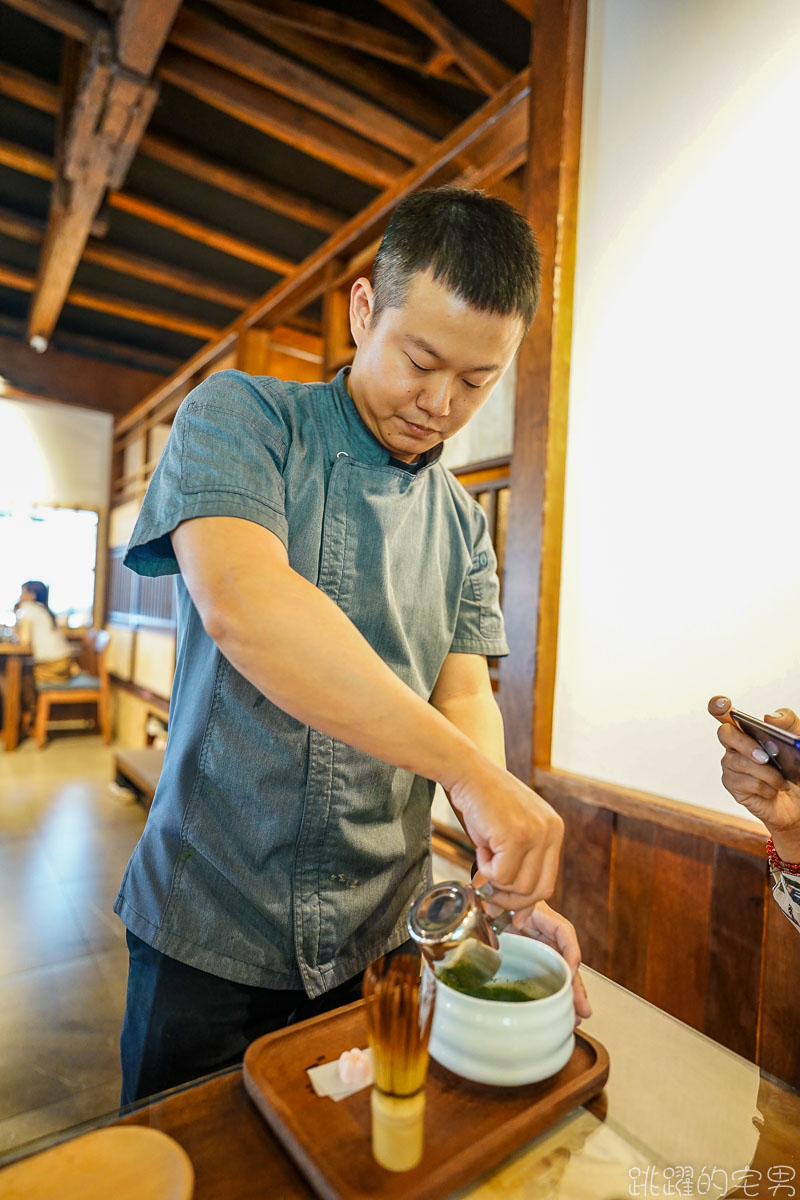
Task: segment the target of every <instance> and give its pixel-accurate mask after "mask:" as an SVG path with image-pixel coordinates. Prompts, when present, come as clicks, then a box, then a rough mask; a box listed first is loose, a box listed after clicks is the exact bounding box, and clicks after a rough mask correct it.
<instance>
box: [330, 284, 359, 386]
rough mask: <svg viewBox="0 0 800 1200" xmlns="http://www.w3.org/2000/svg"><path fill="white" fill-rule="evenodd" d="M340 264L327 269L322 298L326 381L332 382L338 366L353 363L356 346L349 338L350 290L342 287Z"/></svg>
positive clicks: (347, 287)
mask: <svg viewBox="0 0 800 1200" xmlns="http://www.w3.org/2000/svg"><path fill="white" fill-rule="evenodd" d="M342 266H343V264H342V263H341V262H340V261H338V260H334V261H333V262H332V263H331V264H330V265H329V267H328V269H327V272H326V275H327V278H326V282H327V283H328V286H327V287H326V289H325V292H324V295H323V297H322V345H323V351H322V352H323V356H324V367H323V369H324V373H325V379H333V377H334V375H335V374H336V372H337V371H338V370H339V369H340V367H343V366H345V365H346V364H347V363H349V362H351V361H352V358H353V355H354V354H355V346H354V345H353V339H352V337H351V336H350V288H349V286H345V287H342V286H341V280H340V279H338V278H337V277H338V276H339V274H340V272H341V269H342Z"/></svg>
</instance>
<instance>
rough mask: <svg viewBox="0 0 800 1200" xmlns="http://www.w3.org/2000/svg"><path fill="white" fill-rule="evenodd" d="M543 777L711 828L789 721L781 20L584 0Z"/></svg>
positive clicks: (787, 181) (690, 3) (791, 403)
mask: <svg viewBox="0 0 800 1200" xmlns="http://www.w3.org/2000/svg"><path fill="white" fill-rule="evenodd" d="M586 67H587V69H586V84H585V96H584V116H583V147H582V161H581V181H580V200H579V215H578V246H577V271H576V294H575V314H574V336H573V356H572V377H571V395H570V417H569V439H568V458H567V488H566V510H565V528H564V560H563V586H562V598H561V620H560V632H559V658H558V672H557V687H556V707H555V727H554V743H553V761H554V764H555V765H556V766H558V767H563V768H565V769H568V770H571V771H575V772H578V773H580V774H583V775H589V776H595V777H597V778H600V779H605V780H609V781H612V782H615V783H620V784H623V785H628V786H631V787H635V788H641V789H643V790H646V791H651V792H654V793H657V794H661V795H666V796H670V797H674V798H676V799H680V800H685V801H689V802H692V803H696V804H698V805H702V806H705V807H710V808H716V809H720V810H724V811H731V812H733V811H741V810H738V809H737V806H736V805H735V804H734V802H733V801H732V800H731V799H730V798H729V797H728V796H727V793H725V792H724V791H723V790H722V787H721V785H720V782H719V755H720V751H719V748H718V745H717V742H716V740H715V738H714V728H713V723H712V721H711V718H709V717H708V716H707V715H706V712H705V705H706V701H707V699H708V698H709V697H710V696H711V695H713V694H714V693H715V692H725V693H727V694H728V695H731V696H732V697H733V698H734V700H735V701H736V702H737V703H738V704H739V706H740V707H742V708H745V709H748V710H750V711H753V712H756V713H759V714H763V713H764V712H765V711H767V710H769V709H771V708H773V707H775V706H778V705H781V704H788V705H794V706H796V707H798V708H800V554H798V552H797V535H796V532H794V530H795V526H796V523H797V518H798V510H799V509H800V505H798V498H799V496H800V489H799V488H798V478H800V472H799V471H798V458H799V456H800V395H798V391H799V390H800V389H799V388H798V370H797V346H798V338H800V334H798V326H799V325H800V321H799V318H800V305H799V304H798V299H797V296H798V279H800V238H798V223H799V222H798V214H800V155H799V154H798V134H797V129H798V113H800V5H798V4H797V3H795V0H701V2H700V3H698V2H697V0H669V2H665V0H591V3H590V8H589V34H588V50H587V64H586Z"/></svg>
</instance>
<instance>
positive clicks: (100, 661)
mask: <svg viewBox="0 0 800 1200" xmlns="http://www.w3.org/2000/svg"><path fill="white" fill-rule="evenodd" d="M109 640H110V637H109V634H108V633H106V631H105V630H104V629H89V630H87V632H86V636H85V638H84V643H83V648H84V652H87V651H88V652H89V654H90V655H91V658H92V659H93V667H92V673H91V674H90V673H89V672H88V671H81V673H80V675H74V676H73V677H72V679H68V680H65V681H64V682H63V683H46V684H40V685H38V686H37V688H36V693H37V701H36V718H35V720H34V725H33V734H34V737H35V738H36V744H37V746H38V747H39V749H40V750H41V749H42V748H43V746H44V744H45V742H46V741H47V724H48V721H49V719H50V709H51V708H53V707H54V706H55V705H59V704H96V705H97V723H98V725H99V726H100V731H101V733H102V735H103V741H104V742H105V743H106V745H108V744H109V742H110V741H111V705H110V691H109V686H108V669H107V667H106V650H107V649H108V643H109Z"/></svg>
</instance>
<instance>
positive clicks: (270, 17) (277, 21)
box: [216, 0, 470, 86]
mask: <svg viewBox="0 0 800 1200" xmlns="http://www.w3.org/2000/svg"><path fill="white" fill-rule="evenodd" d="M216 3H217V4H218V5H219V7H220V8H224V9H225V11H226V12H229V13H230V14H231V15H232V16H235V17H236V19H237V20H239V21H242V22H243V23H245V24H247V25H250V26H251V28H257V29H258V30H259V32H260V33H263V34H266V35H267V36H268V37H273V36H274V34H275V31H276V30H277V29H279V28H281V27H283V28H284V29H290V30H295V31H297V32H298V33H300V34H304V35H311V36H312V37H314V38H316V39H321V40H322V41H323V42H324V43H325V44H326V45H330V43H331V42H334V43H336V44H337V45H341V46H347V47H348V48H349V49H351V50H358V51H360V52H361V53H363V54H368V55H370V56H372V57H374V58H379V59H383V60H384V61H386V62H391V63H396V64H397V65H398V66H401V67H407V68H409V69H410V70H412V71H418V72H420V74H422V75H435V76H437V77H439V78H445V79H448V80H449V82H451V83H456V84H461V85H464V84H466V85H467V86H470V80H469V79H468V78H467V77H466V76H465V75H464V74H463V73H462V72H461V71H460V70H459V69H458V68H455V69H453V68H452V67H451V66H450V63H449V62H448V63H441V64H437V63H436V61H435V51H432V50H431V47H430V45H429V44H425V43H423V42H419V41H412V40H411V39H410V38H406V37H401V36H398V35H397V34H396V33H387V32H386V30H383V29H379V28H377V26H375V25H369V24H367V22H366V21H359V20H356V19H354V18H353V17H347V16H344V15H343V14H342V13H338V12H333V11H331V10H329V9H326V8H320V7H319V6H318V5H316V4H306V3H303V0H270V4H269V7H268V8H265V7H261V6H260V5H258V4H254V3H252V2H251V0H216ZM450 61H452V60H450ZM336 65H337V71H338V70H339V69H340V68H341V63H340V62H339V59H338V53H337V64H336ZM330 66H331V62H330V57H329V58H328V66H327V69H328V70H330ZM341 73H342V77H343V78H349V75H348V74H347V72H346V71H342V72H341ZM395 86H396V85H395Z"/></svg>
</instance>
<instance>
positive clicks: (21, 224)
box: [0, 208, 44, 246]
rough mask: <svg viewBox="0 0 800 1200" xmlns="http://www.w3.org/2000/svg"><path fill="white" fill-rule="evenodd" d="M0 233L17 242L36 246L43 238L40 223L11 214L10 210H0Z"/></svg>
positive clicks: (42, 228)
mask: <svg viewBox="0 0 800 1200" xmlns="http://www.w3.org/2000/svg"><path fill="white" fill-rule="evenodd" d="M0 233H2V234H3V235H4V236H5V237H10V238H16V240H17V241H19V242H28V243H29V244H30V245H32V246H38V245H41V241H42V238H43V237H44V225H43V224H42V222H41V221H34V220H33V219H32V218H31V217H23V216H22V215H21V214H20V213H16V212H12V210H11V209H10V208H0Z"/></svg>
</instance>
